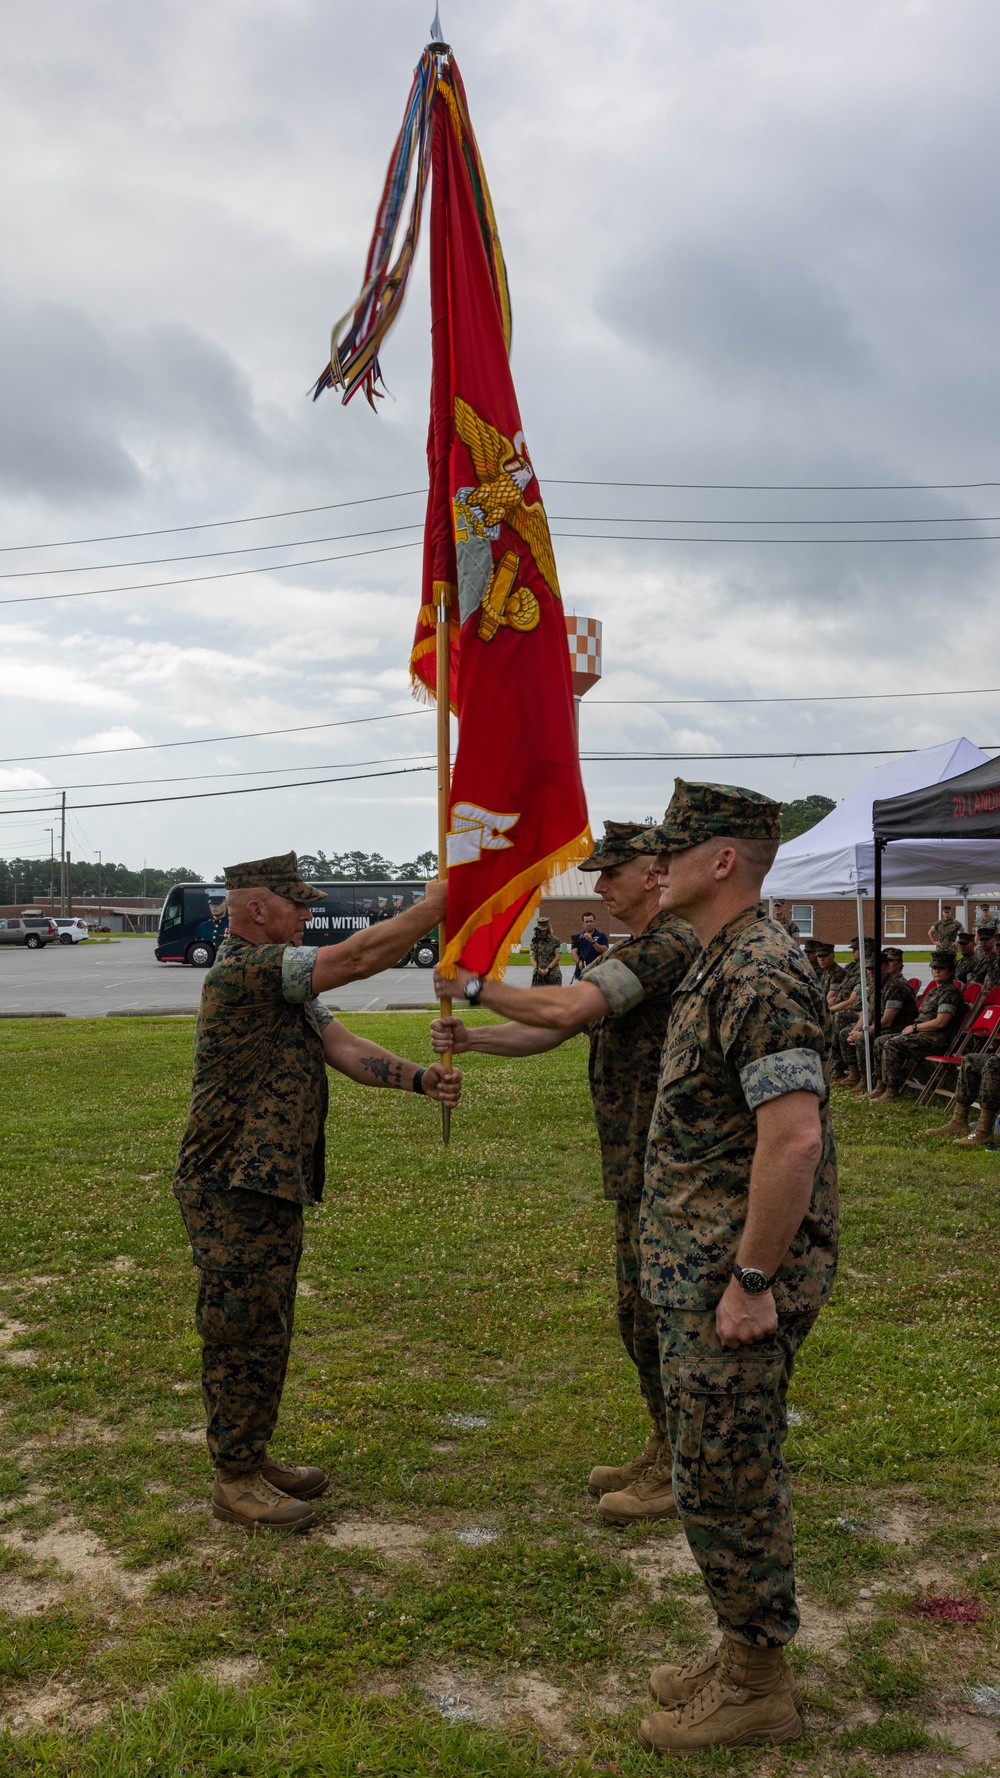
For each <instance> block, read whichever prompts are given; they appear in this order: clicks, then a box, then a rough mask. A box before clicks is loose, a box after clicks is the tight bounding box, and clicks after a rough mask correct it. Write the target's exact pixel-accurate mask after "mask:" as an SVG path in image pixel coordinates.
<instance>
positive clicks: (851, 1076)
mask: <svg viewBox="0 0 1000 1778" xmlns="http://www.w3.org/2000/svg"><path fill="white" fill-rule="evenodd" d="M841 1079H842V1080H843V1082H844V1085H845V1087H859V1086H860V1085H861V1075H860V1074H859V1072H858V1064H857V1062H852V1063H851V1065H850V1067H849V1068H848V1070H847V1073H846V1074H845V1075H841Z"/></svg>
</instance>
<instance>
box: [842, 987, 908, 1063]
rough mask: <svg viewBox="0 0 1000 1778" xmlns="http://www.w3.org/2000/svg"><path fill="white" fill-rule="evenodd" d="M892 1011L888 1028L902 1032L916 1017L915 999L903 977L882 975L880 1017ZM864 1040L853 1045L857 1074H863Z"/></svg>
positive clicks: (861, 1038) (864, 1060)
mask: <svg viewBox="0 0 1000 1778" xmlns="http://www.w3.org/2000/svg"><path fill="white" fill-rule="evenodd" d="M890 1008H891V1009H892V1011H893V1012H894V1013H895V1015H896V1016H895V1018H894V1019H893V1021H892V1026H891V1027H890V1028H891V1030H893V1031H904V1030H905V1029H906V1027H907V1025H912V1023H913V1021H914V1019H915V1018H916V1016H917V997H916V995H915V994H914V992H913V989H912V988H911V987H910V984H909V982H908V981H907V979H906V977H905V976H903V975H884V976H883V977H882V1016H883V1018H884V1016H885V1014H886V1013H887V1012H888V1011H889V1010H890ZM865 1049H866V1045H865V1040H864V1037H859V1038H858V1041H857V1043H856V1045H855V1055H856V1058H857V1064H858V1073H859V1074H864V1072H865V1067H866V1056H865Z"/></svg>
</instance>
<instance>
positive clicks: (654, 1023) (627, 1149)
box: [581, 913, 700, 1202]
mask: <svg viewBox="0 0 1000 1778" xmlns="http://www.w3.org/2000/svg"><path fill="white" fill-rule="evenodd" d="M699 953H700V946H699V944H698V940H697V939H696V938H695V935H694V933H693V932H692V930H691V928H690V926H689V925H688V924H687V922H686V921H684V920H678V919H677V918H676V916H675V915H673V914H666V913H656V914H654V915H653V918H652V920H651V921H650V922H649V925H648V926H647V927H646V929H645V931H644V932H640V933H639V934H638V935H637V936H636V937H635V938H626V939H619V941H618V942H617V943H616V944H613V945H612V946H611V949H610V950H609V951H608V953H607V956H605V957H602V958H601V961H600V962H599V963H592V964H591V965H590V968H589V969H587V970H585V971H584V973H583V976H582V978H581V979H582V980H583V981H585V982H593V983H594V985H595V987H598V988H600V990H601V993H602V994H603V995H604V998H605V999H606V1001H607V1003H608V1007H609V1011H608V1015H607V1017H606V1018H603V1019H598V1021H597V1023H596V1024H594V1025H592V1026H591V1027H590V1064H589V1072H590V1093H591V1098H592V1100H593V1104H594V1117H595V1120H596V1122H597V1134H598V1138H599V1140H600V1144H601V1167H602V1170H603V1174H604V1195H605V1197H607V1198H615V1199H625V1198H628V1199H634V1200H635V1201H636V1202H638V1200H639V1198H640V1197H641V1196H642V1188H643V1178H644V1170H645V1159H646V1142H647V1138H648V1135H649V1122H650V1118H651V1117H652V1114H653V1106H654V1103H655V1101H656V1084H657V1079H658V1076H659V1071H660V1054H661V1051H662V1049H663V1039H664V1036H665V1034H666V1029H667V1023H668V1020H669V1018H670V1005H671V999H672V996H673V992H674V989H675V988H676V987H678V986H679V984H680V983H681V982H682V981H683V979H684V977H685V976H686V975H687V973H688V970H689V969H690V967H691V964H692V963H693V961H694V959H695V958H696V957H697V956H698V955H699Z"/></svg>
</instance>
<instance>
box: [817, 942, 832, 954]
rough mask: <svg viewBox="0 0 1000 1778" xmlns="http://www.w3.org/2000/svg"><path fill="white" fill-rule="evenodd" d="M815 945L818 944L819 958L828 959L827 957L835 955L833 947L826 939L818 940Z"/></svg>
mask: <svg viewBox="0 0 1000 1778" xmlns="http://www.w3.org/2000/svg"><path fill="white" fill-rule="evenodd" d="M815 944H816V955H817V957H827V956H832V955H833V946H832V945H831V944H829V943H828V941H827V940H826V939H825V938H818V939H816V940H815Z"/></svg>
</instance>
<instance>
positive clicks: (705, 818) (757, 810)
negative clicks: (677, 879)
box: [631, 778, 781, 852]
mask: <svg viewBox="0 0 1000 1778" xmlns="http://www.w3.org/2000/svg"><path fill="white" fill-rule="evenodd" d="M780 838H781V804H780V803H773V802H771V801H770V799H769V798H768V797H766V796H761V795H760V794H759V792H758V791H756V790H744V789H743V788H742V787H741V786H740V785H739V784H692V783H689V782H688V781H687V779H685V778H675V779H674V794H673V796H672V797H671V799H670V802H669V805H668V807H667V811H666V814H665V815H664V817H663V820H662V822H661V823H660V824H659V826H658V827H644V828H642V829H641V831H640V832H639V833H638V834H637V835H636V837H635V839H633V840H632V842H631V844H632V850H633V851H634V852H686V851H687V850H688V849H689V848H690V847H691V846H700V845H701V844H702V843H703V842H704V841H705V840H716V839H733V840H736V839H750V840H780Z"/></svg>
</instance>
